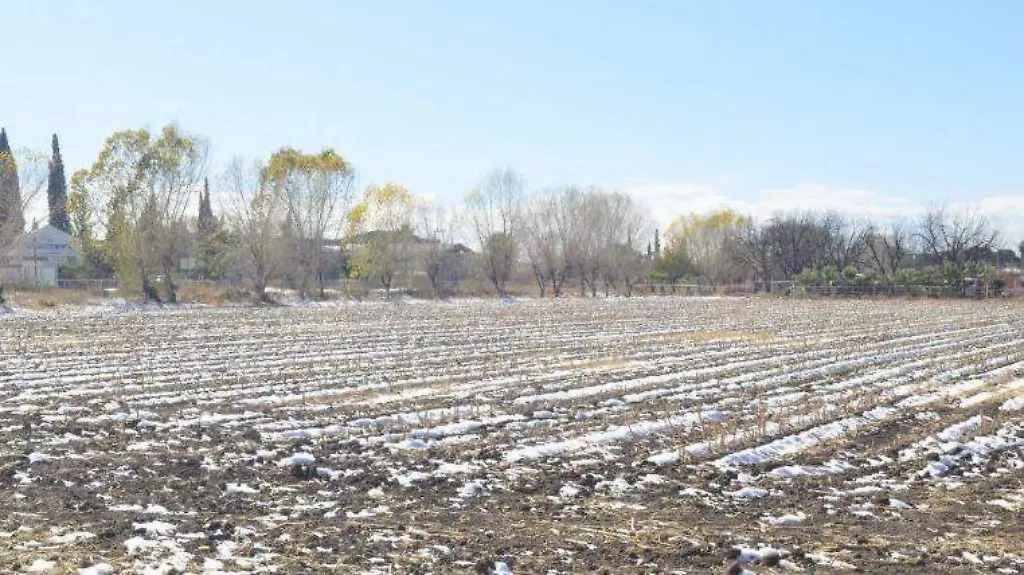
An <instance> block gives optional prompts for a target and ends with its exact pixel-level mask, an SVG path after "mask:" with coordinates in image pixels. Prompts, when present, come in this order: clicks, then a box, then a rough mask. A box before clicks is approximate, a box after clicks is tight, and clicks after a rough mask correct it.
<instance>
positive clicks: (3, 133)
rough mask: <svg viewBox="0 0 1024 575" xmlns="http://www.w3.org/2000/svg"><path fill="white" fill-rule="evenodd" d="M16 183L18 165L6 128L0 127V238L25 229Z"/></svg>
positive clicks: (19, 190)
mask: <svg viewBox="0 0 1024 575" xmlns="http://www.w3.org/2000/svg"><path fill="white" fill-rule="evenodd" d="M23 208H24V206H22V205H21V189H20V187H19V185H18V165H17V163H15V161H14V154H13V153H12V152H11V146H10V144H9V143H8V141H7V130H5V129H3V128H0V240H4V243H5V244H6V243H9V242H7V241H6V240H5V238H6V239H9V238H10V237H14V236H17V235H20V234H21V233H22V232H23V231H24V230H25V212H24V209H23Z"/></svg>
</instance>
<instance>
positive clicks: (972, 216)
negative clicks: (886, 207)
mask: <svg viewBox="0 0 1024 575" xmlns="http://www.w3.org/2000/svg"><path fill="white" fill-rule="evenodd" d="M917 238H918V239H919V241H920V242H921V249H923V250H924V252H925V253H926V254H927V255H929V256H930V257H932V258H933V259H934V260H936V261H937V262H954V263H956V264H959V265H963V264H965V263H967V262H968V260H969V259H970V255H971V254H972V253H976V252H979V251H983V250H987V249H991V248H992V247H993V246H994V245H995V244H996V242H997V240H998V239H999V232H998V230H996V229H995V227H994V226H993V225H992V223H991V222H990V221H989V219H988V218H987V217H986V216H984V215H982V214H981V213H980V212H979V211H978V210H977V209H976V208H970V207H965V208H963V209H960V210H956V211H950V210H948V209H947V208H945V207H938V208H930V209H928V210H927V211H926V212H925V213H924V215H923V216H921V219H920V221H919V222H918V229H917Z"/></svg>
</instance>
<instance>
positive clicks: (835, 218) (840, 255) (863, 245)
mask: <svg viewBox="0 0 1024 575" xmlns="http://www.w3.org/2000/svg"><path fill="white" fill-rule="evenodd" d="M818 228H819V229H818V230H817V232H816V234H815V235H816V236H817V237H818V238H819V242H820V244H819V248H818V249H819V250H820V254H819V255H818V256H817V259H819V260H820V261H821V263H822V265H832V266H834V267H835V268H836V269H839V270H842V269H846V268H848V267H854V268H857V267H860V265H861V264H862V263H863V262H864V258H865V256H866V252H867V247H868V232H869V226H866V225H864V224H863V223H862V222H859V221H857V220H854V219H851V218H849V217H846V216H844V215H842V214H839V213H836V212H827V213H825V214H823V215H822V216H821V218H820V219H819V222H818Z"/></svg>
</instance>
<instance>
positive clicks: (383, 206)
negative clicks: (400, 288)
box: [348, 183, 417, 296]
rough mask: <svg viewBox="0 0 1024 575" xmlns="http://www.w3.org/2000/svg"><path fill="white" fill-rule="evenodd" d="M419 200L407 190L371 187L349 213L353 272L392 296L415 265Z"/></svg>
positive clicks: (386, 186) (387, 185) (398, 187)
mask: <svg viewBox="0 0 1024 575" xmlns="http://www.w3.org/2000/svg"><path fill="white" fill-rule="evenodd" d="M416 203H417V202H416V198H415V197H414V196H413V195H412V194H411V193H410V192H409V190H407V189H405V188H404V187H402V186H400V185H398V184H394V183H387V184H384V185H382V186H379V185H376V184H371V185H369V186H367V188H366V190H365V191H364V192H363V197H362V199H361V200H360V201H359V202H358V203H356V205H355V206H353V208H352V211H351V212H350V213H349V218H348V219H349V250H350V252H351V261H350V273H351V275H352V276H353V277H358V278H363V279H373V280H376V281H379V282H380V286H381V287H382V288H384V292H385V294H387V295H389V296H390V294H391V288H392V287H393V286H394V283H395V281H396V280H400V279H402V278H404V277H407V276H408V274H409V272H410V270H411V268H412V265H413V253H414V247H415V243H416V236H415V234H414V233H413V224H414V217H415V215H416V207H417V206H416Z"/></svg>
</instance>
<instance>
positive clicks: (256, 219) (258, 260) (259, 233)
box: [224, 159, 286, 303]
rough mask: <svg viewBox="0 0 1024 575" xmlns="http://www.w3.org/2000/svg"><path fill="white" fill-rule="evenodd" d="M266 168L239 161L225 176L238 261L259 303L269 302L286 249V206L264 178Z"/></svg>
mask: <svg viewBox="0 0 1024 575" xmlns="http://www.w3.org/2000/svg"><path fill="white" fill-rule="evenodd" d="M264 169H265V166H264V165H262V164H260V163H259V162H254V163H252V164H246V163H245V162H244V161H242V160H239V159H235V160H233V161H232V162H231V164H230V165H229V167H228V170H227V173H226V174H225V176H224V179H225V187H226V188H227V189H228V190H229V192H230V194H231V196H230V200H229V205H228V214H227V217H228V223H229V226H230V227H231V230H232V232H233V234H234V235H235V236H236V238H237V246H236V247H237V254H236V255H237V258H238V261H239V263H240V264H241V267H242V269H243V270H244V273H245V275H246V276H247V277H248V279H249V281H250V284H251V286H252V295H253V299H254V300H255V301H256V302H257V303H264V302H267V301H269V298H268V297H267V287H269V285H270V282H271V281H273V280H274V279H275V278H277V277H278V274H279V273H280V271H281V266H282V261H281V260H282V256H283V249H282V246H281V237H280V235H279V233H278V232H279V231H280V230H281V226H282V224H283V223H284V214H285V209H286V208H285V203H284V200H283V198H282V197H281V196H280V194H278V193H277V190H275V188H274V187H273V186H271V185H269V184H268V183H267V182H266V180H265V179H264V178H263V173H264Z"/></svg>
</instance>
